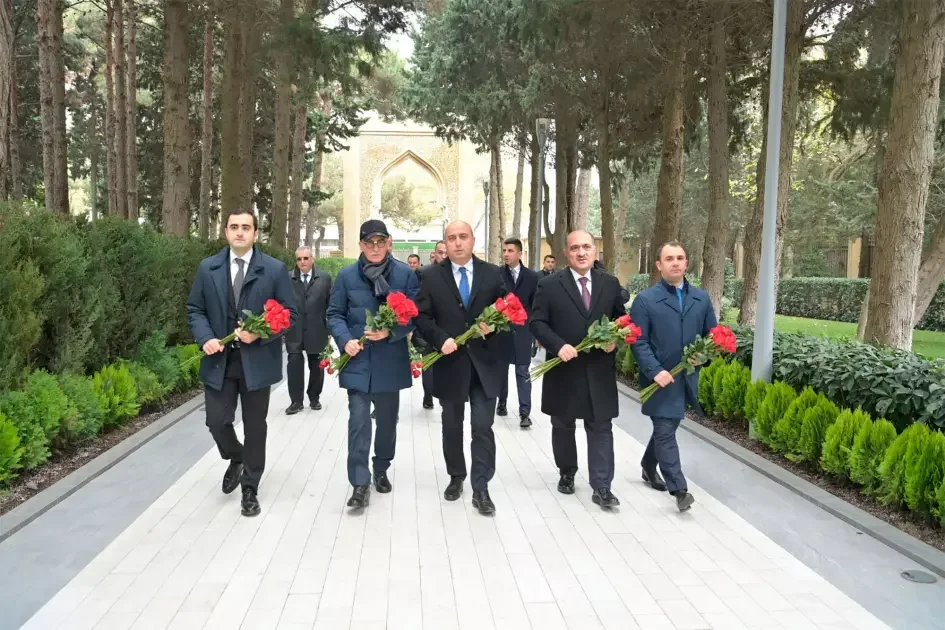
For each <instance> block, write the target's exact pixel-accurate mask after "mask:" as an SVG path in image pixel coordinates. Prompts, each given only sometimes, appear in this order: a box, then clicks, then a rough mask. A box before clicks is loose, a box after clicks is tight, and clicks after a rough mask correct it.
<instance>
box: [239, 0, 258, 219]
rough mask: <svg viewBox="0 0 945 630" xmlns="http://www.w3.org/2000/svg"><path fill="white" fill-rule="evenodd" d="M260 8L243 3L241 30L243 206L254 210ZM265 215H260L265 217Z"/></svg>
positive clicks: (241, 199) (241, 198)
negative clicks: (257, 54)
mask: <svg viewBox="0 0 945 630" xmlns="http://www.w3.org/2000/svg"><path fill="white" fill-rule="evenodd" d="M256 11H257V9H256V8H255V7H254V6H253V5H252V3H249V2H246V3H244V5H243V16H242V21H241V25H240V27H241V29H242V31H243V58H242V60H241V61H242V63H241V72H242V75H241V77H240V78H241V79H242V84H241V85H240V118H239V120H240V158H241V159H242V164H241V166H242V173H241V174H242V184H243V188H242V190H241V194H240V208H243V209H246V210H248V211H250V212H252V209H253V197H254V194H255V185H254V184H255V177H254V174H255V169H254V166H255V163H254V162H253V130H254V128H255V123H256V61H255V55H256V51H257V49H258V48H259V41H260V38H261V33H260V29H259V28H258V27H257V24H256ZM261 218H262V217H260V219H261Z"/></svg>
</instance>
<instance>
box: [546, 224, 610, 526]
mask: <svg viewBox="0 0 945 630" xmlns="http://www.w3.org/2000/svg"><path fill="white" fill-rule="evenodd" d="M566 254H567V256H568V267H567V268H565V269H563V270H561V271H559V272H557V273H555V274H553V275H550V276H548V277H547V278H542V280H541V281H540V282H539V283H538V293H536V294H535V301H534V305H533V308H532V312H531V317H530V322H531V324H530V326H531V329H532V332H533V333H534V334H535V337H536V338H537V339H538V341H539V342H540V343H541V345H542V346H544V347H545V348H547V350H548V353H549V354H550V355H554V356H557V357H559V358H560V359H561V360H562V361H564V363H562V364H561V365H559V366H558V367H556V368H554V369H553V370H551V371H550V372H548V373H547V374H545V375H544V376H543V377H542V378H543V379H544V383H543V384H542V395H541V410H542V411H543V412H544V413H546V414H548V415H549V416H551V427H552V428H551V444H552V450H553V451H554V456H555V464H556V465H557V466H558V470H559V472H560V474H561V478H560V480H559V481H558V492H561V493H563V494H573V493H574V475H575V474H576V473H577V469H578V459H577V445H576V442H575V439H574V429H575V419H576V418H581V419H583V420H584V430H585V431H586V433H587V469H588V477H589V479H590V482H591V487H592V488H593V489H594V495H593V497H592V499H593V501H594V503H596V504H597V505H599V506H601V507H603V508H610V507H614V506H617V505H620V501H618V500H617V497H615V496H614V495H613V493H612V492H611V491H610V484H611V482H612V481H613V479H614V434H613V425H612V421H613V419H614V418H615V417H616V416H617V414H618V402H617V372H616V365H615V358H614V354H613V347H611V348H608V350H607V351H606V352H605V351H602V350H591V351H589V352H581V353H578V352H577V351H576V350H575V346H577V345H578V344H579V343H580V342H581V340H582V339H584V337H585V336H586V335H587V330H588V328H590V326H591V324H593V323H594V322H595V321H598V320H600V318H601V317H603V316H605V315H606V316H607V317H609V318H610V319H614V318H617V317H619V316H621V315H623V314H624V312H625V308H624V303H625V302H626V300H627V296H626V293H625V292H624V291H623V289H622V288H621V286H620V282H619V281H618V280H617V278H615V277H614V276H612V275H610V274H609V273H606V272H603V271H601V270H599V269H594V268H593V265H594V259H595V258H596V256H597V247H596V246H595V244H594V239H593V237H592V236H591V235H590V234H588V233H587V232H585V231H583V230H578V231H576V232H571V234H569V235H568V241H567V249H566Z"/></svg>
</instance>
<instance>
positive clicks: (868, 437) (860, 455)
mask: <svg viewBox="0 0 945 630" xmlns="http://www.w3.org/2000/svg"><path fill="white" fill-rule="evenodd" d="M895 439H896V427H894V426H893V425H892V422H890V421H889V420H886V419H885V418H880V419H879V420H876V421H875V422H873V423H872V424H871V425H869V426H868V427H863V428H862V429H860V432H859V433H857V434H856V437H855V438H854V440H853V450H851V451H850V480H851V481H855V482H856V483H858V484H860V485H861V486H863V490H864V491H865V492H867V493H870V492H873V491H874V490H875V489H876V485H877V483H878V482H879V466H880V464H882V463H883V458H885V457H886V449H888V448H889V445H890V444H892V443H893V442H894V441H895Z"/></svg>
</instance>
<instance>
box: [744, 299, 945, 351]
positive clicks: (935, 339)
mask: <svg viewBox="0 0 945 630" xmlns="http://www.w3.org/2000/svg"><path fill="white" fill-rule="evenodd" d="M726 315H727V317H726V320H727V321H730V322H734V321H737V320H738V311H737V309H732V310H731V311H729V312H727V313H726ZM774 327H775V328H777V329H778V330H780V331H781V332H797V333H804V334H806V335H814V336H816V337H830V338H832V339H855V338H856V324H853V323H848V322H832V321H828V320H823V319H805V318H803V317H788V316H787V315H778V316H777V317H776V318H775V321H774ZM912 350H913V351H914V352H915V353H916V354H920V355H923V356H926V357H931V358H941V357H945V333H940V332H930V331H927V330H917V331H915V333H914V335H913V343H912Z"/></svg>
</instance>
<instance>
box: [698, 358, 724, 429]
mask: <svg viewBox="0 0 945 630" xmlns="http://www.w3.org/2000/svg"><path fill="white" fill-rule="evenodd" d="M725 365H726V363H725V359H722V358H716V359H715V360H714V361H712V363H710V364H709V365H707V366H705V367H704V368H702V369H701V370H700V371H699V404H700V405H702V409H703V410H704V411H705V412H706V413H707V414H709V415H710V416H711V415H713V414H714V413H715V397H714V396H713V395H712V394H713V392H714V389H713V386H712V384H713V380H714V379H715V373H716V372H718V371H719V370H721V369H722V368H724V367H725Z"/></svg>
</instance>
